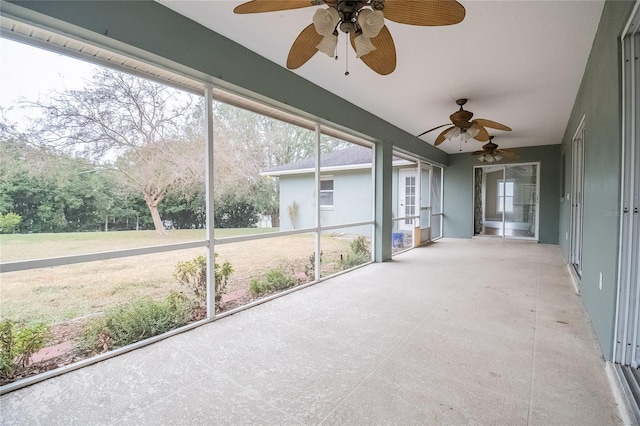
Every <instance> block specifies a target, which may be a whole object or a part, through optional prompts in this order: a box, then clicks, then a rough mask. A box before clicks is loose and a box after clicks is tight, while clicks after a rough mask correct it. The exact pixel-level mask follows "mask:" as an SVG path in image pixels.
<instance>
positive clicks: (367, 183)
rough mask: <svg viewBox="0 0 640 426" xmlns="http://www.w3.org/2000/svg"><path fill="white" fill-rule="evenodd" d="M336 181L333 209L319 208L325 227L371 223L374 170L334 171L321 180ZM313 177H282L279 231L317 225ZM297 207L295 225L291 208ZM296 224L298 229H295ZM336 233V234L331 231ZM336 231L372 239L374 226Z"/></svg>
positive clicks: (311, 175) (310, 174) (310, 175)
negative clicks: (327, 178)
mask: <svg viewBox="0 0 640 426" xmlns="http://www.w3.org/2000/svg"><path fill="white" fill-rule="evenodd" d="M328 176H331V177H332V178H333V188H334V189H333V207H331V208H327V207H321V208H320V223H321V225H322V226H332V225H340V224H345V223H355V222H366V221H370V220H372V213H373V212H372V208H373V207H372V195H373V192H372V191H373V188H372V175H371V169H362V170H354V171H348V172H332V173H330V174H329V173H327V174H322V175H321V177H328ZM314 178H315V176H314V174H312V173H307V174H300V175H291V176H286V175H285V176H282V177H280V230H281V231H288V230H293V229H303V228H312V227H314V226H315V217H316V204H315V194H316V188H315V183H314V182H315V181H314ZM294 201H295V202H296V204H297V205H298V214H297V217H296V219H295V224H294V223H293V222H292V220H291V217H289V214H288V212H289V207H290V206H292V205H293V202H294ZM294 225H295V226H294ZM332 232H333V231H332ZM335 232H339V233H347V234H351V233H353V234H359V235H366V236H371V227H370V226H364V227H362V226H361V227H357V228H344V229H340V230H336V231H335Z"/></svg>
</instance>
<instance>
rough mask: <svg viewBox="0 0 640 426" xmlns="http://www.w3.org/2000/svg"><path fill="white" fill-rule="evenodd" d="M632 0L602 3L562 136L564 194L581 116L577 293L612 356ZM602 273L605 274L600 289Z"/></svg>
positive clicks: (563, 217) (563, 227)
mask: <svg viewBox="0 0 640 426" xmlns="http://www.w3.org/2000/svg"><path fill="white" fill-rule="evenodd" d="M633 5H634V2H632V1H608V2H607V3H606V4H605V7H604V10H603V12H602V17H601V19H600V24H599V26H598V32H597V34H596V37H595V40H594V42H593V47H592V50H591V54H590V56H589V61H588V62H587V66H586V69H585V73H584V76H583V79H582V83H581V86H580V91H579V92H578V96H577V97H576V102H575V104H574V107H573V111H572V113H571V118H570V120H569V122H568V124H567V128H566V131H565V134H564V138H563V141H562V150H563V153H564V156H565V160H566V165H567V166H568V167H567V172H568V173H567V181H566V185H565V186H566V188H565V189H564V193H565V194H566V193H568V192H569V191H570V188H571V186H570V184H571V180H570V168H569V167H570V165H571V140H572V138H573V136H574V134H575V132H576V129H577V128H578V125H579V123H580V121H581V120H582V118H583V117H584V120H585V143H584V161H585V165H584V232H583V254H582V279H581V283H580V294H581V296H582V298H583V300H584V304H585V306H586V308H587V311H588V312H589V316H590V317H591V321H592V323H593V327H594V330H595V332H596V335H597V336H598V340H599V343H600V346H601V349H602V352H603V354H604V355H605V357H606V358H608V359H610V358H611V355H612V342H613V330H614V320H615V299H616V274H617V265H618V244H619V243H618V240H619V235H618V233H619V217H618V216H617V214H616V212H617V211H618V210H619V208H620V173H621V168H620V165H621V162H620V161H621V146H622V136H621V127H622V118H621V117H622V106H621V105H622V98H621V96H622V92H621V81H622V80H621V47H620V35H621V34H622V32H623V29H624V26H625V25H626V23H627V21H628V19H629V17H630V14H631V10H632V8H633ZM570 208H571V206H570V203H569V202H563V203H562V204H561V206H560V235H559V238H560V242H561V247H562V251H563V253H564V255H565V257H567V258H568V253H569V244H568V241H567V239H566V237H567V233H568V232H569V227H570ZM600 273H602V277H603V285H602V290H600V288H599V279H600Z"/></svg>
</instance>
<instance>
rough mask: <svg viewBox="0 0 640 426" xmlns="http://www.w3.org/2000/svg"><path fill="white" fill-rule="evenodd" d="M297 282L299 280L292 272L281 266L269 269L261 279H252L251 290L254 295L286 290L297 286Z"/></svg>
mask: <svg viewBox="0 0 640 426" xmlns="http://www.w3.org/2000/svg"><path fill="white" fill-rule="evenodd" d="M297 284H298V280H297V279H296V278H295V277H294V276H293V275H292V274H291V273H289V272H287V271H286V270H285V268H284V267H283V266H279V267H277V268H272V269H269V270H268V271H267V272H266V274H264V277H262V278H261V279H260V280H257V279H253V280H251V284H250V285H249V291H250V292H251V294H253V295H254V296H258V295H261V294H266V293H273V292H276V291H282V290H286V289H288V288H291V287H295V286H296V285H297Z"/></svg>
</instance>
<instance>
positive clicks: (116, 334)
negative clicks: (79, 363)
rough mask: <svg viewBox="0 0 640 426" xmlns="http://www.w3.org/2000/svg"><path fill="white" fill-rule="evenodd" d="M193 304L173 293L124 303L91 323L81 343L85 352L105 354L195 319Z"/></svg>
mask: <svg viewBox="0 0 640 426" xmlns="http://www.w3.org/2000/svg"><path fill="white" fill-rule="evenodd" d="M192 306H193V302H192V300H191V299H189V298H188V297H187V296H185V295H183V294H181V293H177V292H171V293H170V294H169V295H168V296H167V297H166V298H165V299H164V300H161V301H154V300H152V299H149V298H144V299H137V300H134V301H132V302H129V303H123V304H121V305H118V306H116V307H114V308H113V309H111V310H110V311H107V312H106V314H105V315H104V316H103V317H100V318H96V319H94V320H93V321H91V322H89V323H88V324H87V326H86V328H85V329H84V331H83V333H82V335H81V337H80V342H79V345H78V346H79V349H80V350H81V351H82V352H85V353H101V352H106V351H108V350H112V349H115V348H119V347H121V346H126V345H129V344H131V343H135V342H138V341H140V340H144V339H147V338H149V337H153V336H156V335H158V334H162V333H166V332H167V331H170V330H173V329H175V328H178V327H180V326H183V325H185V324H187V323H188V322H189V321H190V320H191V311H192Z"/></svg>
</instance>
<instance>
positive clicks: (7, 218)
mask: <svg viewBox="0 0 640 426" xmlns="http://www.w3.org/2000/svg"><path fill="white" fill-rule="evenodd" d="M20 222H22V216H20V215H19V214H16V213H11V212H9V213H6V214H2V213H0V234H12V233H14V232H15V231H16V229H17V228H18V225H20Z"/></svg>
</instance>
